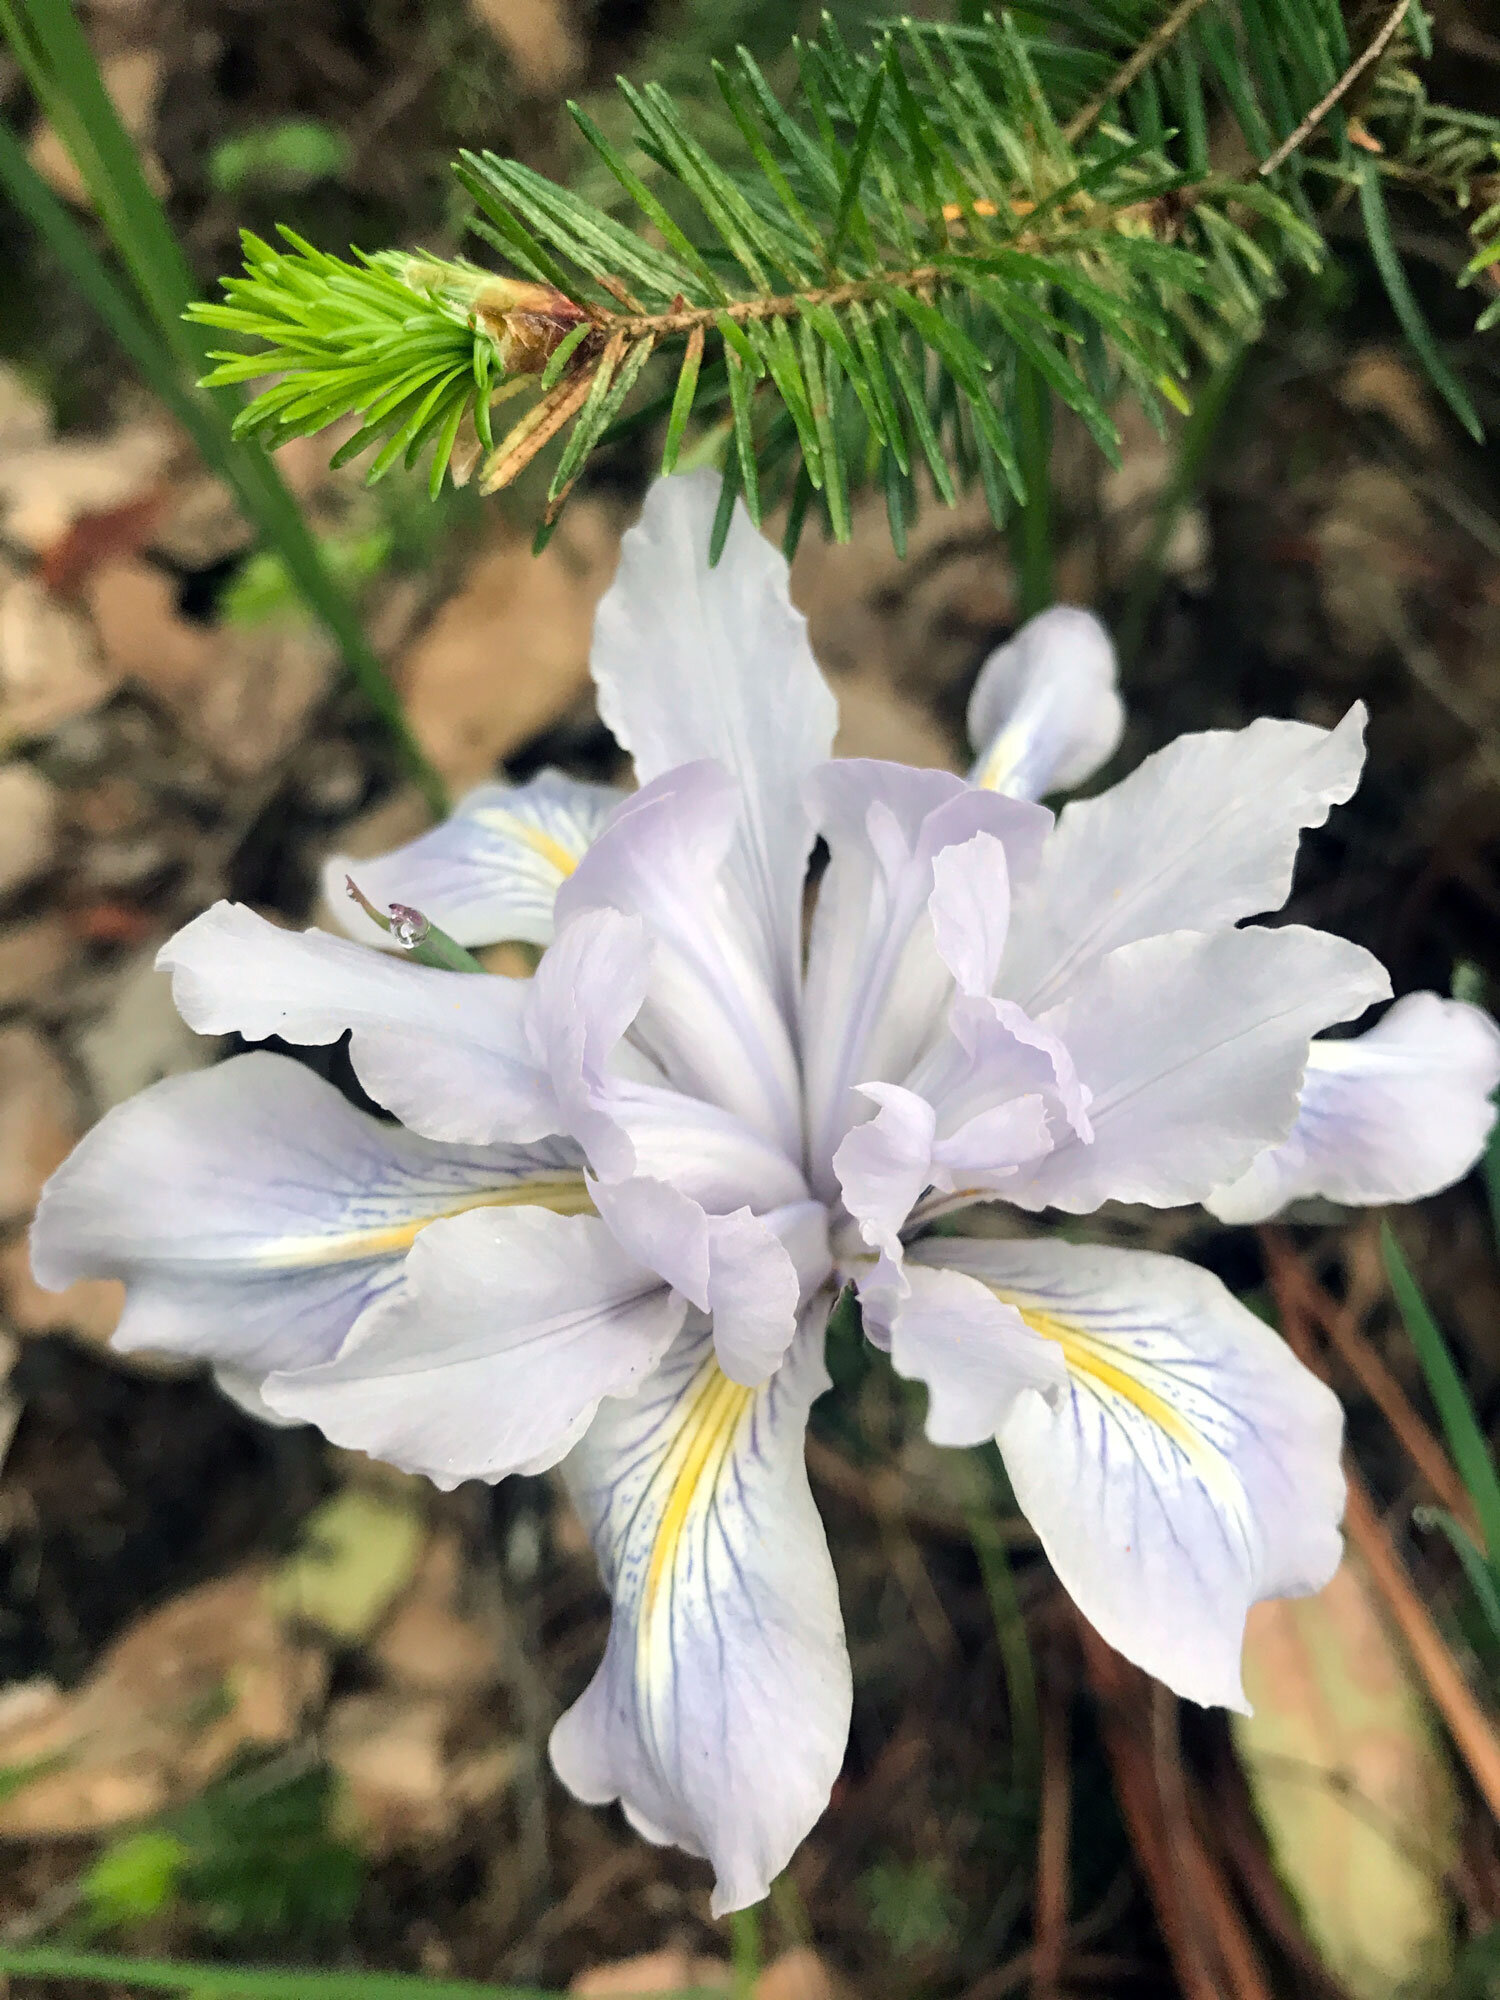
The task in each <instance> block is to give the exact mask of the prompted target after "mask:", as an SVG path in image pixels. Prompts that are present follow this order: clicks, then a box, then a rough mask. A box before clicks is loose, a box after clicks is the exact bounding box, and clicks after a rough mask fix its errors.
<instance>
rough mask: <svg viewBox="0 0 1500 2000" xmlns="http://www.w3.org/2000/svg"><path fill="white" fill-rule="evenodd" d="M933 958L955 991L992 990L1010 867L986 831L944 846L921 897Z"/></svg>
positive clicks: (1006, 922) (1005, 921)
mask: <svg viewBox="0 0 1500 2000" xmlns="http://www.w3.org/2000/svg"><path fill="white" fill-rule="evenodd" d="M927 908H928V912H929V914H930V915H931V917H932V931H933V938H934V940H935V942H936V944H937V952H938V957H939V958H940V959H941V960H942V961H943V963H944V965H946V966H947V968H948V970H949V971H950V972H951V973H952V974H953V977H954V978H955V980H957V982H958V990H959V992H960V993H983V994H989V993H993V992H994V990H995V981H996V979H997V978H998V977H999V974H1000V961H1001V959H1002V958H1003V957H1004V955H1005V938H1006V933H1007V932H1008V931H1009V929H1010V867H1009V864H1008V862H1007V861H1006V857H1005V848H1004V845H1003V843H1002V842H1000V841H998V840H997V839H996V838H995V836H994V834H992V833H976V834H975V835H974V838H973V839H972V840H966V841H963V842H962V843H961V844H960V845H958V846H956V847H945V848H944V849H943V850H942V852H941V853H940V854H937V855H934V857H933V862H932V894H931V895H930V896H929V897H928V899H927Z"/></svg>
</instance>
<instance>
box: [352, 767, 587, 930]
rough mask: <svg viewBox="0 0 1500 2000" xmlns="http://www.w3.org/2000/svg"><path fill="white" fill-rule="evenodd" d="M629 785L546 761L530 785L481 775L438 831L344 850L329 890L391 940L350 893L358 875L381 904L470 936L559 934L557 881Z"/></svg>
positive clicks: (357, 918) (361, 926) (364, 926)
mask: <svg viewBox="0 0 1500 2000" xmlns="http://www.w3.org/2000/svg"><path fill="white" fill-rule="evenodd" d="M624 796H625V794H624V793H623V792H621V791H618V790H617V789H616V788H615V787H614V786H613V785H587V784H582V783H580V782H579V780H578V779H576V778H568V777H564V775H563V774H562V772H561V771H543V772H541V773H540V774H539V775H538V776H537V777H535V778H532V779H530V780H529V781H528V782H527V783H526V784H524V785H480V786H479V787H478V788H477V789H476V790H475V791H472V792H469V793H468V794H467V795H466V796H465V797H464V798H462V799H460V800H459V802H458V804H457V805H456V806H455V807H454V809H453V812H452V814H451V816H450V817H449V818H448V819H446V820H444V822H443V824H442V825H441V826H436V827H434V828H433V829H432V831H431V832H430V833H424V834H422V835H421V836H420V838H418V839H416V840H411V841H408V842H407V843H406V845H405V846H404V847H397V848H394V849H393V850H392V851H391V852H390V853H389V854H380V855H376V856H375V857H374V858H373V859H366V860H356V859H354V858H353V857H352V856H350V855H347V854H336V855H334V857H333V859H332V860H331V861H329V862H328V863H327V864H326V866H325V867H324V870H323V893H324V895H325V896H326V897H327V899H328V903H329V905H330V907H331V908H332V909H334V910H336V911H337V912H338V915H339V919H340V921H341V922H342V923H343V925H344V928H345V929H346V930H347V931H348V932H349V934H350V936H351V937H355V938H358V939H359V941H360V943H361V944H373V945H381V946H385V947H387V948H389V947H390V944H391V940H390V938H389V937H388V935H387V934H386V932H384V931H382V930H381V929H380V927H379V925H378V924H376V923H374V922H373V921H372V920H371V919H370V918H369V917H367V916H366V915H365V913H364V912H363V911H362V910H361V909H360V907H359V905H358V904H357V903H355V902H354V901H353V900H352V899H351V897H350V896H349V895H348V893H347V891H346V889H345V880H346V878H347V877H350V876H352V877H353V879H354V881H355V882H356V883H357V884H358V885H359V888H360V889H361V890H362V891H363V893H364V894H365V895H366V896H367V897H368V898H369V900H370V901H371V902H372V903H374V904H376V905H377V907H379V908H380V909H387V908H389V906H390V905H391V904H392V903H406V904H408V905H410V906H411V907H413V908H415V909H419V910H420V911H421V912H422V914H423V915H424V916H425V917H427V918H428V919H429V921H431V922H432V923H434V924H436V925H437V926H438V928H439V930H443V931H446V932H447V933H448V935H449V937H451V938H456V939H457V940H458V942H459V943H460V944H464V945H486V944H496V943H499V942H500V941H501V940H502V939H506V938H519V939H521V940H522V941H523V942H525V943H527V944H540V945H545V944H548V943H550V942H551V938H552V904H553V901H554V899H555V898H556V895H557V892H558V889H559V888H560V887H561V886H562V884H563V883H564V882H565V881H566V880H567V879H568V877H569V876H570V875H571V874H572V872H573V870H574V869H575V868H576V867H577V866H578V864H579V862H580V861H581V860H582V859H583V857H584V855H585V854H586V853H587V852H588V850H589V847H590V846H591V845H592V843H593V841H594V839H595V838H596V837H597V835H598V833H599V830H600V828H601V827H602V826H603V824H604V822H605V820H606V819H607V818H608V817H609V815H610V813H612V812H613V811H614V809H615V807H616V806H617V805H618V804H619V803H620V801H621V799H622V798H623V797H624Z"/></svg>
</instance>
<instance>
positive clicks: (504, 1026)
mask: <svg viewBox="0 0 1500 2000" xmlns="http://www.w3.org/2000/svg"><path fill="white" fill-rule="evenodd" d="M156 962H157V964H158V966H160V967H161V968H162V969H163V970H164V971H167V972H170V973H171V975H172V998H173V999H174V1000H175V1001H176V1003H177V1011H178V1013H179V1014H181V1016H182V1018H183V1019H184V1020H185V1021H186V1022H187V1024H188V1026H189V1027H190V1028H196V1029H197V1031H198V1033H199V1034H202V1035H227V1034H233V1033H238V1034H241V1035H244V1036H245V1037H246V1039H247V1040H249V1041H264V1040H265V1038H266V1037H267V1036H268V1035H279V1036H281V1037H282V1039H283V1040H285V1041H288V1042H299V1043H305V1044H311V1045H314V1046H320V1045H322V1044H324V1043H327V1042H336V1041H337V1040H338V1039H339V1037H340V1036H341V1035H342V1034H343V1033H344V1032H345V1031H346V1030H348V1029H352V1030H353V1040H352V1041H351V1043H350V1051H349V1053H350V1058H351V1060H352V1062H353V1064H354V1072H355V1075H356V1076H357V1077H358V1078H359V1080H360V1082H361V1083H362V1084H363V1085H364V1087H365V1089H366V1090H367V1091H369V1093H370V1095H371V1096H372V1097H373V1098H374V1099H375V1100H376V1101H377V1103H380V1104H383V1105H385V1106H386V1108H387V1109H388V1110H391V1111H394V1112H395V1114H396V1116H397V1117H398V1118H400V1119H401V1121H402V1123H403V1124H405V1125H408V1126H410V1127H411V1129H412V1130H413V1131H414V1132H420V1133H422V1134H423V1135H424V1136H425V1137H427V1138H429V1139H443V1140H450V1141H453V1142H455V1143H458V1144H461V1145H469V1144H473V1145H489V1144H491V1143H494V1142H496V1141H516V1140H519V1141H526V1140H531V1139H540V1138H544V1137H545V1136H546V1135H547V1134H548V1133H552V1132H556V1131H557V1130H558V1129H559V1126H558V1122H557V1111H556V1105H555V1103H554V1101H553V1098H552V1093H551V1089H550V1086H549V1085H548V1082H547V1079H546V1078H545V1076H544V1075H543V1074H542V1072H541V1071H540V1070H538V1068H537V1067H536V1064H535V1061H534V1059H533V1057H532V1054H531V1051H530V1048H529V1046H528V1044H527V1041H526V1036H525V1012H526V997H527V989H528V986H529V982H528V981H526V980H521V979H501V978H494V979H486V978H482V977H480V976H478V975H476V974H474V973H467V972H439V971H436V970H434V969H432V968H430V967H428V966H423V965H411V964H402V963H401V962H400V961H399V960H396V959H393V958H392V957H390V956H389V955H388V954H387V953H385V952H378V951H369V950H367V949H366V948H365V947H364V946H363V945H358V944H354V943H352V942H351V941H350V940H349V939H348V938H336V937H328V936H325V935H324V933H323V932H321V931H284V930H280V929H278V927H277V926H276V925H275V924H270V923H267V922H266V920H265V919H264V918H263V917H258V916H256V914H255V912H254V911H253V910H247V909H246V908H245V907H244V905H243V904H240V903H215V904H214V905H213V907H212V908H211V909H208V910H205V911H204V913H203V915H202V916H201V917H195V918H194V919H193V921H192V922H191V923H190V924H188V925H187V926H185V928H184V929H182V930H180V931H178V933H177V934H176V936H175V937H171V938H168V940H167V942H166V943H165V944H164V945H163V946H162V948H161V950H160V952H158V954H157V959H156Z"/></svg>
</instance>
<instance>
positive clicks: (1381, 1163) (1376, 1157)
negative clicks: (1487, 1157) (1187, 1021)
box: [1206, 993, 1500, 1222]
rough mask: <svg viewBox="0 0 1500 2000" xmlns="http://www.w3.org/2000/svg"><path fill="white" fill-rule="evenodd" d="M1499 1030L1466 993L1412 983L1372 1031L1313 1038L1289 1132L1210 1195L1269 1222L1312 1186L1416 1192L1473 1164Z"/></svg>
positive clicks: (1332, 1190) (1217, 1203)
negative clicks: (1412, 989)
mask: <svg viewBox="0 0 1500 2000" xmlns="http://www.w3.org/2000/svg"><path fill="white" fill-rule="evenodd" d="M1497 1084H1500V1030H1497V1029H1496V1026H1495V1023H1494V1022H1493V1021H1492V1020H1491V1019H1490V1017H1489V1015H1488V1014H1486V1013H1484V1012H1483V1011H1482V1010H1481V1009H1480V1008H1478V1007H1470V1006H1468V1005H1466V1003H1465V1002H1463V1001H1462V1000H1443V999H1441V998H1439V996H1438V995H1437V994H1436V993H1409V994H1408V995H1407V996H1406V998H1405V999H1404V1000H1398V1001H1397V1002H1396V1004H1395V1006H1394V1007H1392V1008H1391V1009H1390V1011H1389V1013H1387V1014H1386V1015H1385V1016H1384V1017H1383V1018H1382V1019H1381V1020H1380V1021H1379V1022H1378V1023H1377V1024H1376V1026H1375V1027H1373V1028H1371V1029H1370V1030H1369V1031H1368V1032H1367V1033H1366V1034H1363V1035H1356V1036H1354V1037H1352V1038H1351V1039H1350V1040H1348V1041H1337V1042H1314V1043H1313V1045H1312V1049H1311V1051H1310V1052H1309V1055H1308V1063H1307V1078H1306V1081H1305V1082H1304V1083H1303V1086H1302V1098H1301V1102H1300V1104H1299V1106H1298V1110H1297V1122H1296V1124H1295V1125H1294V1126H1293V1127H1292V1130H1291V1136H1290V1137H1289V1138H1288V1139H1286V1140H1285V1141H1284V1142H1283V1143H1282V1144H1281V1145H1280V1146H1274V1147H1272V1148H1270V1149H1269V1150H1268V1151H1267V1152H1264V1153H1262V1154H1261V1155H1260V1157H1259V1158H1258V1159H1257V1160H1256V1161H1255V1162H1254V1163H1253V1164H1252V1166H1251V1167H1250V1169H1249V1171H1248V1172H1247V1173H1245V1174H1244V1175H1242V1177H1241V1178H1240V1179H1239V1180H1237V1181H1234V1182H1232V1183H1231V1184H1230V1185H1229V1186H1227V1187H1221V1188H1216V1189H1215V1190H1214V1192H1213V1193H1212V1194H1211V1195H1210V1196H1209V1197H1208V1201H1207V1204H1206V1206H1207V1207H1208V1208H1209V1209H1210V1210H1211V1211H1212V1213H1213V1214H1215V1215H1216V1216H1218V1218H1219V1220H1220V1221H1221V1222H1261V1221H1263V1220H1264V1219H1265V1217H1267V1216H1268V1215H1274V1214H1276V1212H1277V1210H1278V1209H1282V1208H1285V1206H1286V1204H1287V1203H1288V1202H1289V1201H1297V1200H1300V1199H1301V1198H1302V1197H1303V1196H1305V1195H1317V1194H1320V1195H1326V1196H1327V1197H1328V1198H1329V1200H1331V1201H1342V1202H1351V1203H1359V1204H1365V1203H1371V1202H1386V1201H1418V1200H1420V1199H1421V1198H1422V1197H1423V1196H1424V1195H1429V1194H1436V1193H1437V1191H1438V1190H1439V1188H1445V1187H1448V1186H1449V1185H1450V1184H1451V1183H1452V1182H1454V1181H1456V1180H1460V1179H1462V1177H1463V1176H1464V1175H1465V1174H1466V1173H1467V1172H1468V1171H1469V1169H1470V1168H1471V1167H1472V1166H1473V1165H1474V1163H1475V1161H1476V1160H1477V1159H1478V1158H1479V1156H1480V1154H1481V1153H1482V1152H1483V1151H1484V1146H1485V1141H1486V1140H1487V1139H1488V1137H1489V1135H1490V1130H1491V1128H1492V1127H1493V1125H1494V1122H1495V1106H1494V1104H1493V1103H1492V1102H1491V1093H1492V1092H1493V1091H1494V1089H1495V1086H1496V1085H1497Z"/></svg>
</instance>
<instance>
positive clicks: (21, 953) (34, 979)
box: [0, 910, 79, 1007]
mask: <svg viewBox="0 0 1500 2000" xmlns="http://www.w3.org/2000/svg"><path fill="white" fill-rule="evenodd" d="M78 951H79V940H78V937H77V934H76V933H75V932H74V930H73V928H72V926H71V925H70V924H69V923H68V921H67V919H66V918H64V917H62V916H60V915H59V914H58V913H57V911H55V910H52V911H49V912H48V913H47V914H46V915H45V916H41V917H30V918H28V919H27V920H26V921H25V922H24V923H19V924H12V925H11V926H10V927H9V929H7V930H3V931H0V1007H23V1006H26V1005H28V1004H29V1003H31V1002H34V1001H38V1000H42V999H46V998H49V997H51V996H53V995H55V994H56V992H57V989H58V986H59V985H60V983H61V981H62V979H63V978H64V976H65V975H66V973H67V972H68V971H69V969H70V968H71V966H72V965H73V963H74V961H75V960H76V959H77V957H78Z"/></svg>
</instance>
